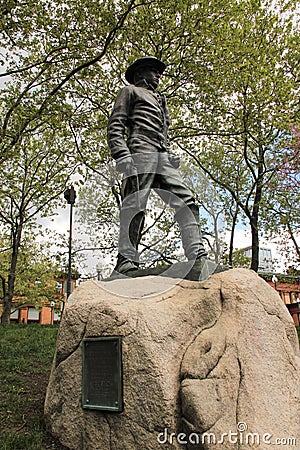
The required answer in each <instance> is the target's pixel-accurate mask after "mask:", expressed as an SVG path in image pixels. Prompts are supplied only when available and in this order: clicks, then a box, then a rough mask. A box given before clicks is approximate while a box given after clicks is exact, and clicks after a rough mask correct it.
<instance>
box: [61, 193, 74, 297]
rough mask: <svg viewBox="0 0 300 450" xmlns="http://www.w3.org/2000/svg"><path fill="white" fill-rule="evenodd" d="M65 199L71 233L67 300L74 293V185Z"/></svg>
mask: <svg viewBox="0 0 300 450" xmlns="http://www.w3.org/2000/svg"><path fill="white" fill-rule="evenodd" d="M64 197H65V199H66V200H67V202H68V204H69V205H70V231H69V263H68V281H67V298H68V297H69V296H70V294H71V292H72V226H73V205H74V203H75V199H76V191H75V189H74V186H73V185H72V186H71V187H70V189H67V190H65V192H64Z"/></svg>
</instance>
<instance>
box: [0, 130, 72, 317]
mask: <svg viewBox="0 0 300 450" xmlns="http://www.w3.org/2000/svg"><path fill="white" fill-rule="evenodd" d="M39 137H40V136H39ZM70 151H71V149H70V148H69V146H67V145H66V144H65V143H63V145H61V138H60V137H59V136H58V135H57V134H56V133H55V134H53V133H51V134H50V133H48V132H47V133H44V134H43V140H41V139H40V138H39V139H37V138H35V137H31V136H28V137H26V138H24V139H23V142H22V144H20V145H19V148H18V157H17V155H15V157H14V158H13V159H12V160H9V161H5V162H3V163H2V170H3V172H2V174H3V178H4V179H5V184H4V185H2V186H1V187H0V194H1V196H0V224H1V225H2V227H1V228H2V230H3V232H4V233H6V234H7V235H9V237H10V245H9V248H10V252H9V256H10V258H9V261H8V269H7V280H6V282H5V283H6V286H5V295H4V301H3V302H4V308H3V315H2V322H3V323H8V322H9V316H10V310H11V304H12V299H13V296H14V290H15V282H16V274H17V271H18V260H19V256H20V255H19V252H20V248H21V246H22V243H23V240H24V239H23V235H24V233H25V232H27V233H28V232H30V231H34V230H35V229H36V227H37V219H38V218H39V217H40V216H43V215H51V214H53V212H54V209H55V207H56V206H57V205H58V204H60V203H61V201H62V193H63V191H64V189H65V187H66V183H68V182H69V180H70V177H71V176H72V174H73V173H74V171H76V168H77V166H78V163H77V161H76V160H75V159H74V157H72V156H71V155H70Z"/></svg>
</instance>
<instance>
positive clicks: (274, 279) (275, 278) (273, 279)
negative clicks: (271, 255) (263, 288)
mask: <svg viewBox="0 0 300 450" xmlns="http://www.w3.org/2000/svg"><path fill="white" fill-rule="evenodd" d="M277 281H278V278H277V277H276V275H273V276H272V283H274V289H275V291H277V289H276V283H277Z"/></svg>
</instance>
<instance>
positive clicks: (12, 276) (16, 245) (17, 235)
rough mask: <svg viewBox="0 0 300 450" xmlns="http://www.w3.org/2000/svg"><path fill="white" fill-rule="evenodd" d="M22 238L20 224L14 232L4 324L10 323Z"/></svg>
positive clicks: (2, 318)
mask: <svg viewBox="0 0 300 450" xmlns="http://www.w3.org/2000/svg"><path fill="white" fill-rule="evenodd" d="M21 238H22V226H21V225H18V226H17V230H16V231H15V232H14V233H13V239H12V240H13V242H12V255H11V260H10V267H9V274H8V281H7V290H6V292H5V295H4V301H3V313H2V317H1V322H2V324H9V323H10V313H11V307H12V300H13V296H14V290H15V282H16V268H17V262H18V255H19V249H20V245H21Z"/></svg>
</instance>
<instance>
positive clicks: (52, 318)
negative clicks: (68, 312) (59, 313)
mask: <svg viewBox="0 0 300 450" xmlns="http://www.w3.org/2000/svg"><path fill="white" fill-rule="evenodd" d="M54 306H55V303H54V302H53V301H52V302H50V308H51V317H50V325H53V324H54Z"/></svg>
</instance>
